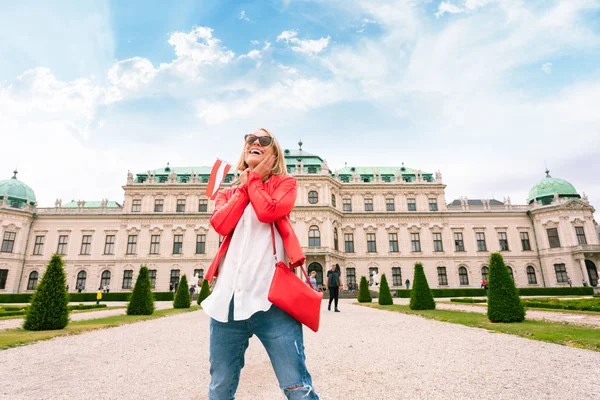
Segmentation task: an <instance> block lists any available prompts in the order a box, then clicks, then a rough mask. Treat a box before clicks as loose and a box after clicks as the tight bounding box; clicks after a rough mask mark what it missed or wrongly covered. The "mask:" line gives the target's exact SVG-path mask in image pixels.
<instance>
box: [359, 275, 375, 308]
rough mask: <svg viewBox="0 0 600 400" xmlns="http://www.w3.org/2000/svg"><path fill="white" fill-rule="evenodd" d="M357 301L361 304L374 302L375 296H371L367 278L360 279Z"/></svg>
mask: <svg viewBox="0 0 600 400" xmlns="http://www.w3.org/2000/svg"><path fill="white" fill-rule="evenodd" d="M356 299H357V300H358V302H359V303H370V302H371V301H373V296H372V295H371V291H370V290H369V284H368V283H367V278H366V277H365V276H361V277H360V284H359V285H358V294H357V296H356Z"/></svg>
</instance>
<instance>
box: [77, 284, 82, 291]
mask: <svg viewBox="0 0 600 400" xmlns="http://www.w3.org/2000/svg"><path fill="white" fill-rule="evenodd" d="M82 290H83V285H79V287H78V288H77V292H78V293H81V291H82Z"/></svg>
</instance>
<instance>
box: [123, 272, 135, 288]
mask: <svg viewBox="0 0 600 400" xmlns="http://www.w3.org/2000/svg"><path fill="white" fill-rule="evenodd" d="M132 281H133V271H132V270H130V269H129V270H125V271H123V289H131V282H132Z"/></svg>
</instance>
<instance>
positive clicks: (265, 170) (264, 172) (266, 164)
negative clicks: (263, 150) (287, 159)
mask: <svg viewBox="0 0 600 400" xmlns="http://www.w3.org/2000/svg"><path fill="white" fill-rule="evenodd" d="M274 164H275V155H273V154H269V155H267V156H266V157H265V158H263V159H262V161H261V162H260V163H259V164H258V165H257V166H256V167H254V169H253V170H252V171H254V172H256V173H258V174H259V175H260V177H261V178H262V180H263V181H264V180H265V178H267V177H268V176H269V175H271V171H272V170H273V165H274Z"/></svg>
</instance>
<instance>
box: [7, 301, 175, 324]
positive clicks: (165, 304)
mask: <svg viewBox="0 0 600 400" xmlns="http://www.w3.org/2000/svg"><path fill="white" fill-rule="evenodd" d="M78 304H79V303H78ZM84 304H87V303H84ZM155 304H156V309H157V310H162V309H164V308H171V307H173V302H171V301H161V302H156V303H155ZM124 305H127V303H123V304H121V303H114V304H113V303H111V304H110V306H124ZM126 312H127V309H126V308H117V309H112V310H102V309H101V310H99V311H89V312H84V313H74V314H71V318H70V320H71V321H86V320H88V319H97V318H105V317H114V316H115V315H124V314H125V313H126ZM22 325H23V318H19V319H6V320H3V321H0V331H2V330H4V329H15V328H20V327H21V326H22Z"/></svg>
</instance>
